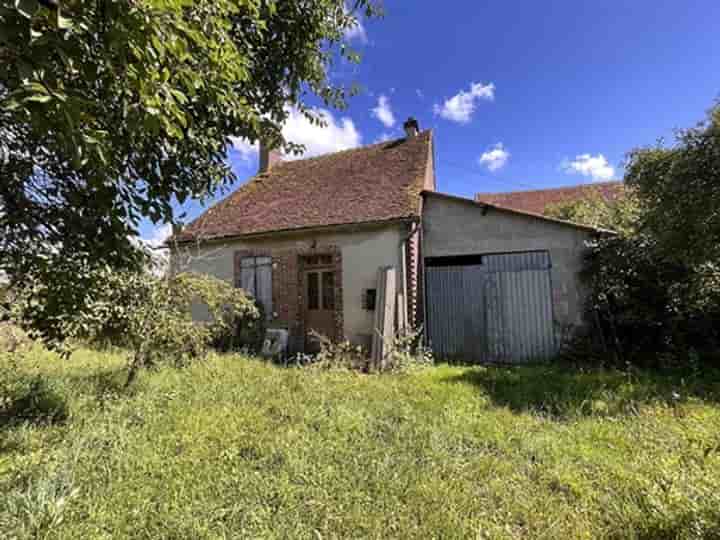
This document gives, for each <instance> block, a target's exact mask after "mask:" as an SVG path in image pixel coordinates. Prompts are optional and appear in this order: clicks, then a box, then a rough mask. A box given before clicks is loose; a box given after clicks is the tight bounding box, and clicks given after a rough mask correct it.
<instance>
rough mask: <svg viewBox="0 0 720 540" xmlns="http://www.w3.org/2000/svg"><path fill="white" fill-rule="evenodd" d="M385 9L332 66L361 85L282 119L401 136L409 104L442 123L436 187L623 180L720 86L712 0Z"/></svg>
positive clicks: (527, 0) (460, 1)
mask: <svg viewBox="0 0 720 540" xmlns="http://www.w3.org/2000/svg"><path fill="white" fill-rule="evenodd" d="M441 8H444V9H441ZM385 12H386V13H385V17H384V18H382V19H379V20H371V21H362V26H361V27H359V28H357V29H356V30H355V31H354V32H353V33H352V34H351V35H350V36H349V38H350V39H351V41H352V44H353V46H354V47H355V48H356V49H357V50H358V51H359V52H360V53H361V54H362V57H363V59H362V63H361V64H360V65H359V66H351V65H340V66H336V67H335V69H334V70H333V73H332V76H333V78H334V80H335V81H337V82H345V83H351V82H357V83H359V84H360V85H361V86H362V88H363V92H362V93H361V94H360V95H359V96H356V97H354V98H352V100H351V101H350V104H349V107H348V109H347V110H346V111H343V112H337V111H331V112H330V113H329V114H330V115H331V116H328V117H327V120H328V122H329V124H330V125H329V127H328V128H327V129H326V130H322V131H321V130H318V129H317V128H314V127H311V126H309V125H308V124H307V123H305V122H303V121H302V120H301V119H300V118H297V117H293V118H291V120H290V122H289V123H288V125H287V126H286V130H285V134H286V136H290V137H291V138H293V139H295V140H296V141H297V142H302V143H304V144H306V146H307V147H308V150H309V153H310V154H317V153H324V152H327V151H332V150H338V149H343V148H347V147H352V146H357V145H364V144H371V143H373V142H375V141H377V140H378V139H380V138H382V137H388V136H392V137H395V136H401V134H402V122H403V121H404V120H405V119H406V118H407V117H408V116H410V115H412V116H414V117H416V118H417V119H418V121H419V122H420V126H421V128H422V129H425V128H432V129H433V130H434V132H435V145H436V159H437V164H436V170H437V179H438V188H439V190H441V191H445V192H448V193H453V194H457V195H461V196H468V197H470V196H472V195H473V194H474V193H476V192H485V191H488V192H493V191H512V190H518V189H531V188H542V187H551V186H559V185H566V184H577V183H582V182H592V181H598V180H604V179H609V178H622V162H623V159H624V156H625V154H626V153H627V152H628V151H629V150H631V149H633V148H635V147H638V146H646V145H651V144H653V143H655V142H656V141H657V139H658V138H659V137H665V138H669V137H670V136H671V135H672V130H673V129H674V128H678V127H687V126H690V125H693V124H695V123H696V122H698V121H700V120H701V119H702V118H703V116H704V113H705V111H707V109H709V107H710V106H711V105H712V103H713V101H714V100H715V99H717V98H718V97H720V27H719V26H718V21H720V1H718V0H685V1H682V0H675V1H670V0H652V1H651V0H632V1H628V0H624V1H621V0H605V1H604V2H600V1H596V0H592V1H591V0H574V1H570V0H546V1H542V2H541V1H537V0H522V1H520V0H516V1H511V0H504V1H503V2H481V1H478V0H467V1H466V0H450V1H446V2H434V1H430V0H412V1H411V0H404V1H402V0H385ZM483 156H484V157H483ZM229 160H230V162H231V164H232V166H233V169H234V170H235V172H236V173H237V175H238V179H239V181H238V183H242V182H244V181H246V180H247V179H249V178H250V177H251V176H252V175H253V174H254V173H255V171H256V169H257V157H256V151H255V149H253V148H251V147H249V146H248V145H246V144H244V143H243V142H242V141H237V145H236V149H234V150H232V151H231V152H230V155H229ZM183 210H185V211H186V212H187V218H186V219H191V218H194V217H196V216H197V215H198V214H199V213H200V212H201V211H202V208H201V207H200V205H199V204H197V203H192V202H191V203H188V204H187V205H186V206H185V207H184V208H183ZM141 232H142V234H143V236H145V237H153V236H162V234H163V231H160V230H158V228H156V227H154V226H152V225H151V224H149V223H145V224H143V226H142V228H141Z"/></svg>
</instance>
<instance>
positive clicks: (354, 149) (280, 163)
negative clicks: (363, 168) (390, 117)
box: [256, 128, 432, 176]
mask: <svg viewBox="0 0 720 540" xmlns="http://www.w3.org/2000/svg"><path fill="white" fill-rule="evenodd" d="M431 133H432V128H428V129H426V130H424V131H421V132H420V133H418V134H417V136H416V137H413V138H420V137H427V136H428V135H430V134H431ZM405 140H407V137H398V138H396V139H388V140H387V141H378V142H374V143H371V144H364V145H362V146H354V147H352V148H345V149H344V150H336V151H335V152H327V153H325V154H318V155H317V156H308V157H301V158H298V159H282V160H280V161H278V162H276V163H275V165H273V169H274V168H275V167H279V166H284V165H288V164H290V163H296V162H298V161H312V160H316V159H323V158H327V157H330V156H339V155H341V154H347V153H350V152H358V151H360V150H367V149H368V148H373V147H375V146H381V145H383V144H392V143H398V142H400V141H405ZM260 174H265V173H260ZM256 176H257V175H256Z"/></svg>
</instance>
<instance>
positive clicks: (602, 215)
mask: <svg viewBox="0 0 720 540" xmlns="http://www.w3.org/2000/svg"><path fill="white" fill-rule="evenodd" d="M544 214H545V215H546V216H550V217H554V218H558V219H564V220H567V221H572V222H574V223H583V224H585V225H591V226H593V227H599V228H602V229H608V230H611V231H615V232H617V233H620V234H622V235H627V234H631V233H632V232H633V231H634V230H635V229H636V227H637V224H638V219H639V215H640V203H639V201H638V198H637V196H636V194H635V193H634V191H633V190H631V189H627V188H625V189H624V190H623V193H622V195H621V196H619V197H617V198H615V199H612V200H608V199H605V198H603V197H601V196H600V195H599V194H598V193H597V192H596V191H594V190H588V191H587V193H586V194H585V195H584V196H583V197H582V198H580V199H575V200H572V201H568V202H564V203H559V204H553V205H549V206H548V207H547V208H545V212H544Z"/></svg>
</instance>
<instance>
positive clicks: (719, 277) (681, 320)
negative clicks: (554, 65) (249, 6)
mask: <svg viewBox="0 0 720 540" xmlns="http://www.w3.org/2000/svg"><path fill="white" fill-rule="evenodd" d="M718 270H719V269H718V267H717V266H715V265H712V264H705V265H701V266H695V267H694V266H691V265H688V264H683V263H682V262H679V261H678V260H677V259H676V258H675V257H670V256H667V254H666V252H665V251H664V249H663V246H662V245H660V244H659V242H658V241H657V240H656V239H655V238H654V237H652V236H650V235H647V234H636V235H632V236H627V237H615V238H607V239H604V240H600V241H598V242H596V243H595V244H594V245H593V246H592V247H591V249H590V252H589V254H588V257H587V260H586V264H585V269H584V277H585V280H586V281H587V283H588V285H589V287H590V298H589V305H588V309H589V314H588V319H589V320H590V321H591V322H592V323H593V327H594V329H595V331H596V333H597V336H596V339H595V340H594V348H595V349H596V350H597V348H598V347H601V348H602V349H604V351H603V352H607V351H611V352H612V353H613V354H612V356H613V359H614V362H615V363H618V364H626V363H631V364H636V365H640V366H645V367H665V366H666V365H667V364H682V363H687V360H688V358H689V356H691V355H695V356H698V357H699V358H701V359H705V360H712V359H713V358H717V354H718V351H720V272H719V271H718ZM584 346H585V347H587V346H588V344H587V341H586V342H585V343H584ZM605 357H606V358H607V355H605Z"/></svg>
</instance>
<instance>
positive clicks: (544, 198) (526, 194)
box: [475, 181, 625, 214]
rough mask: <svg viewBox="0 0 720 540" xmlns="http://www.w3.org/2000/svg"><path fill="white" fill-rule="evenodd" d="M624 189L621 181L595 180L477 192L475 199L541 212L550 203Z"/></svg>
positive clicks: (614, 195)
mask: <svg viewBox="0 0 720 540" xmlns="http://www.w3.org/2000/svg"><path fill="white" fill-rule="evenodd" d="M624 190H625V184H624V183H623V182H620V181H617V182H596V183H593V184H581V185H576V186H565V187H559V188H550V189H537V190H532V191H511V192H508V193H478V194H477V195H475V200H476V201H479V202H484V203H488V204H493V205H496V206H502V207H505V208H511V209H514V210H521V211H523V212H531V213H533V214H542V213H543V212H545V209H546V208H547V207H548V206H550V205H556V204H560V203H567V202H572V201H576V200H579V199H582V198H584V197H587V196H589V195H594V194H597V195H599V196H600V197H602V198H603V199H605V200H609V201H611V200H615V199H617V198H618V197H622V195H623V193H624Z"/></svg>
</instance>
